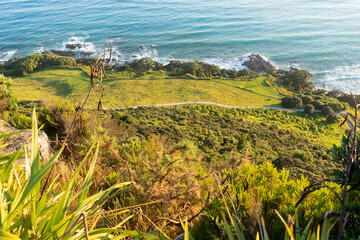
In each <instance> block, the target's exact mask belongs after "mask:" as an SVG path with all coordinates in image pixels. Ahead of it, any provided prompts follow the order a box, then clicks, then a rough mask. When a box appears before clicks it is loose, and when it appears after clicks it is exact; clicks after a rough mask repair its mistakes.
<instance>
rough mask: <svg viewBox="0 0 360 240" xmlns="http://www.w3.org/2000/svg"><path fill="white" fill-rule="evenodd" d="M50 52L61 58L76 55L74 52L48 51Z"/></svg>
mask: <svg viewBox="0 0 360 240" xmlns="http://www.w3.org/2000/svg"><path fill="white" fill-rule="evenodd" d="M50 52H52V53H54V54H56V55H59V56H63V57H74V56H75V55H76V51H75V50H50Z"/></svg>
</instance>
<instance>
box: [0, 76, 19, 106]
mask: <svg viewBox="0 0 360 240" xmlns="http://www.w3.org/2000/svg"><path fill="white" fill-rule="evenodd" d="M12 83H13V81H12V79H11V78H10V77H5V76H4V75H2V74H0V112H3V111H5V110H7V111H10V112H11V113H14V112H16V110H17V99H16V98H15V97H14V96H12V90H11V85H12Z"/></svg>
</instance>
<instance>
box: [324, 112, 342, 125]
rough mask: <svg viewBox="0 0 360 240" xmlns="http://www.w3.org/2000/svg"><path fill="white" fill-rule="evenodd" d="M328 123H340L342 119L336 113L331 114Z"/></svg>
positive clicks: (327, 119)
mask: <svg viewBox="0 0 360 240" xmlns="http://www.w3.org/2000/svg"><path fill="white" fill-rule="evenodd" d="M326 121H327V122H328V123H337V122H339V121H340V118H339V116H337V115H336V114H335V113H330V114H329V115H327V117H326Z"/></svg>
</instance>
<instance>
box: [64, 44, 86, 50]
mask: <svg viewBox="0 0 360 240" xmlns="http://www.w3.org/2000/svg"><path fill="white" fill-rule="evenodd" d="M76 47H78V48H82V47H83V44H82V43H67V44H66V48H69V49H72V50H73V49H75V48H76Z"/></svg>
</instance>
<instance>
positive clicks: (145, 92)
mask: <svg viewBox="0 0 360 240" xmlns="http://www.w3.org/2000/svg"><path fill="white" fill-rule="evenodd" d="M265 78H266V77H265V76H260V77H256V78H254V79H251V80H248V79H246V80H244V81H240V80H234V81H233V80H192V79H174V78H166V79H154V80H149V79H140V78H137V79H132V80H128V79H127V80H122V79H117V78H111V79H110V80H109V81H108V82H105V83H104V86H105V88H106V90H105V95H104V99H103V100H104V107H122V106H132V105H150V104H155V103H159V104H160V103H171V102H182V101H208V102H217V103H222V104H228V105H238V106H270V105H271V106H272V105H277V104H279V103H280V98H281V95H280V94H279V93H278V92H277V91H276V89H275V88H272V87H270V86H268V85H266V83H265V82H264V80H265ZM88 79H89V77H88V76H87V75H86V74H85V73H84V72H83V71H82V70H79V69H54V68H49V69H45V70H42V71H40V72H36V73H32V74H31V75H30V76H28V77H21V78H15V79H14V84H13V91H14V94H15V96H16V97H18V98H19V100H39V99H41V100H45V101H53V100H57V99H59V98H60V99H66V100H69V101H71V102H73V103H77V102H78V101H80V99H82V98H83V97H84V96H85V94H86V92H87V90H88V87H89V85H90V84H89V80H88ZM96 95H97V94H94V95H93V96H92V98H91V99H90V102H89V106H95V105H96V102H97V96H96ZM270 98H271V99H270Z"/></svg>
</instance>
